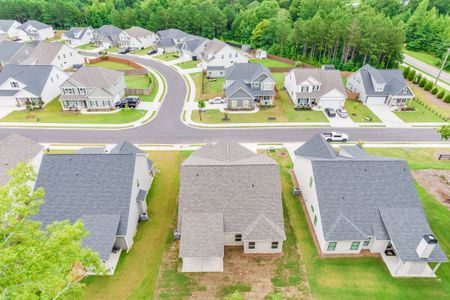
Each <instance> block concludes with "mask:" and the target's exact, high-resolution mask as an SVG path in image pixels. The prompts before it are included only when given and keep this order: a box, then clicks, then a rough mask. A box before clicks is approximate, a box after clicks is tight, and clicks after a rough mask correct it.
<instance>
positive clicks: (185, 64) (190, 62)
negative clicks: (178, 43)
mask: <svg viewBox="0 0 450 300" xmlns="http://www.w3.org/2000/svg"><path fill="white" fill-rule="evenodd" d="M199 63H200V62H199V61H198V60H188V61H185V62H182V63H179V64H177V66H179V67H180V68H182V69H192V68H196V67H197V65H198V64H199Z"/></svg>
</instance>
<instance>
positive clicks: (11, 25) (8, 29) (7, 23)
mask: <svg viewBox="0 0 450 300" xmlns="http://www.w3.org/2000/svg"><path fill="white" fill-rule="evenodd" d="M20 25H21V24H20V23H19V22H17V21H16V20H0V35H2V34H4V35H6V36H7V37H9V38H11V39H13V38H17V33H18V31H19V27H20Z"/></svg>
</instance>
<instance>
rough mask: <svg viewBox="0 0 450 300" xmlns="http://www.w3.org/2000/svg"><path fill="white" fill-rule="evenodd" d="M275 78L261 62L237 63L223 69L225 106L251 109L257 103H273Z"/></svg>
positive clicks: (265, 104)
mask: <svg viewBox="0 0 450 300" xmlns="http://www.w3.org/2000/svg"><path fill="white" fill-rule="evenodd" d="M274 99H275V79H273V77H272V74H271V73H270V71H269V69H268V68H267V67H265V66H263V65H261V64H255V63H237V64H234V65H232V66H230V67H228V68H227V69H226V70H225V101H226V103H227V108H228V109H231V110H235V109H248V110H250V109H253V108H255V106H256V105H257V104H259V105H262V106H269V105H273V104H274Z"/></svg>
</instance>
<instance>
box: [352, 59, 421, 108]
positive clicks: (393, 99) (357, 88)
mask: <svg viewBox="0 0 450 300" xmlns="http://www.w3.org/2000/svg"><path fill="white" fill-rule="evenodd" d="M346 87H347V89H348V90H349V91H350V92H352V93H357V94H358V99H359V100H360V101H361V102H362V103H364V104H384V105H387V106H389V107H392V108H402V107H404V106H405V105H406V101H408V100H410V99H412V98H414V93H413V92H412V90H411V89H410V88H409V87H408V86H407V85H406V81H405V78H404V77H403V73H402V71H401V70H399V69H396V70H379V69H375V68H374V67H372V66H371V65H368V64H367V65H364V66H363V67H362V68H361V69H359V70H358V71H356V72H355V73H353V74H352V75H351V76H349V77H348V79H347V85H346Z"/></svg>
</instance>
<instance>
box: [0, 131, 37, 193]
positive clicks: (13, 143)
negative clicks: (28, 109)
mask: <svg viewBox="0 0 450 300" xmlns="http://www.w3.org/2000/svg"><path fill="white" fill-rule="evenodd" d="M43 148H44V147H43V146H42V145H41V144H38V143H36V142H35V141H32V140H30V139H28V138H26V137H23V136H20V135H17V134H14V133H13V134H11V135H9V136H8V137H7V138H5V139H4V140H3V141H1V142H0V186H3V185H5V184H6V183H8V181H9V179H10V177H9V175H8V171H9V170H10V169H13V168H15V167H16V166H17V164H18V163H19V162H25V163H27V162H28V161H29V160H31V159H33V158H34V157H35V156H36V155H37V154H38V153H39V152H41V151H42V149H43Z"/></svg>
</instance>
